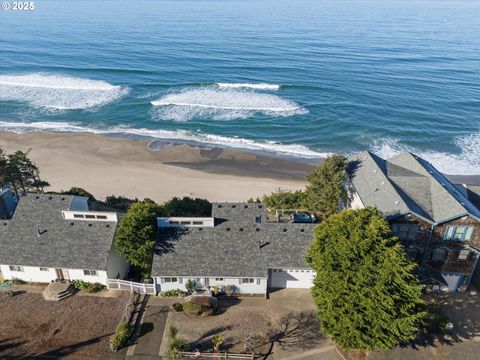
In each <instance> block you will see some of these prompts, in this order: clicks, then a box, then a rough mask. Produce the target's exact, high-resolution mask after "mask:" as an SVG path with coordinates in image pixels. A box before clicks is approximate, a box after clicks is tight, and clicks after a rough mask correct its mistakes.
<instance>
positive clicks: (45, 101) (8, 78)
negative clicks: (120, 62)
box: [0, 74, 128, 110]
mask: <svg viewBox="0 0 480 360" xmlns="http://www.w3.org/2000/svg"><path fill="white" fill-rule="evenodd" d="M127 93H128V89H127V88H124V87H121V86H116V85H112V84H110V83H108V82H106V81H101V80H90V79H84V78H77V77H70V76H60V75H45V74H29V75H15V76H12V75H0V101H17V102H26V103H29V104H30V105H31V106H33V107H38V108H49V109H57V110H72V109H89V108H95V107H99V106H102V105H105V104H108V103H110V102H112V101H115V100H117V99H119V98H121V97H122V96H124V95H126V94H127Z"/></svg>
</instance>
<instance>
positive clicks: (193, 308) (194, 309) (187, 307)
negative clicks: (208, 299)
mask: <svg viewBox="0 0 480 360" xmlns="http://www.w3.org/2000/svg"><path fill="white" fill-rule="evenodd" d="M202 308H203V307H202V305H200V304H194V303H191V302H187V303H185V304H183V311H184V312H185V313H186V314H188V315H200V314H201V313H202Z"/></svg>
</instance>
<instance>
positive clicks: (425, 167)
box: [348, 152, 480, 291]
mask: <svg viewBox="0 0 480 360" xmlns="http://www.w3.org/2000/svg"><path fill="white" fill-rule="evenodd" d="M349 180H350V181H349V184H348V187H349V191H350V198H351V199H350V207H352V208H363V207H365V206H375V207H376V208H378V209H379V210H380V211H382V212H383V213H384V214H385V217H386V218H387V220H388V221H389V222H390V224H391V226H392V230H393V232H395V233H396V235H397V236H398V238H399V239H400V241H401V242H402V243H403V245H404V246H405V250H406V251H407V253H408V255H409V256H410V257H411V258H412V260H415V261H416V262H417V263H419V264H420V265H422V269H420V271H419V274H420V276H421V280H422V281H423V283H424V284H425V285H426V286H428V287H430V288H433V289H435V288H443V289H445V290H449V291H463V290H465V289H466V288H467V287H468V285H469V284H470V281H471V279H472V276H473V274H474V271H475V268H476V266H477V263H478V259H479V254H480V210H479V209H478V208H477V207H476V206H475V205H474V204H473V203H472V201H471V200H470V199H469V197H468V196H466V195H465V194H466V190H465V191H459V188H458V187H457V186H454V185H453V184H452V183H450V182H449V181H448V180H447V179H446V178H445V176H443V175H442V174H441V173H440V172H439V171H438V170H437V169H435V168H434V167H433V166H432V165H431V164H430V163H429V162H427V161H425V160H424V159H422V158H420V157H418V156H416V155H414V154H411V153H408V152H405V153H402V154H400V155H398V156H395V157H392V158H390V159H387V160H385V159H382V158H380V157H378V156H376V155H374V154H372V153H370V152H362V153H359V154H356V155H354V156H351V157H350V158H349Z"/></svg>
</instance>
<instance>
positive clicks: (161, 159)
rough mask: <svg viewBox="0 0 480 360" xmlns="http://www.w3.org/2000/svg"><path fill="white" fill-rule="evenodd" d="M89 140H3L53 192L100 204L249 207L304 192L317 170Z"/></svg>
mask: <svg viewBox="0 0 480 360" xmlns="http://www.w3.org/2000/svg"><path fill="white" fill-rule="evenodd" d="M149 145H152V144H149V142H147V141H139V140H130V139H125V138H113V137H106V136H99V135H92V134H71V133H53V132H52V133H50V132H33V133H28V134H15V133H10V132H0V146H1V147H2V148H3V149H4V150H5V151H6V152H13V151H15V150H23V151H26V150H28V149H31V152H30V158H31V159H32V160H33V161H35V163H36V164H37V165H38V166H39V168H40V171H41V177H42V178H43V179H44V180H46V181H48V182H49V183H50V185H51V187H50V188H49V190H55V191H57V190H66V189H69V188H70V187H72V186H79V187H82V188H84V189H86V190H87V191H89V192H91V193H92V194H93V195H94V196H96V197H98V198H99V199H103V198H105V196H108V195H112V194H114V195H122V196H126V197H130V198H135V197H138V198H139V199H143V198H145V197H148V198H151V199H153V200H155V201H157V202H163V201H166V200H168V199H170V198H172V197H173V196H191V197H201V198H207V199H209V200H211V201H245V200H247V199H249V198H251V197H254V198H255V197H257V196H262V195H263V194H267V193H271V192H272V191H275V190H277V189H301V188H302V187H304V185H305V180H304V179H305V175H306V174H307V173H308V172H309V171H311V169H312V168H313V166H314V164H312V163H302V162H297V161H290V160H285V159H279V158H269V157H263V156H259V155H255V154H251V153H242V152H236V151H231V150H226V149H221V148H199V147H195V146H190V145H186V144H182V145H178V144H177V145H175V144H160V146H159V144H158V143H157V144H155V145H156V146H155V148H157V150H156V151H151V150H149Z"/></svg>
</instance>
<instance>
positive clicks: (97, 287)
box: [86, 283, 106, 293]
mask: <svg viewBox="0 0 480 360" xmlns="http://www.w3.org/2000/svg"><path fill="white" fill-rule="evenodd" d="M105 288H106V287H105V285H102V284H100V283H94V284H88V286H87V289H86V290H87V292H88V293H97V292H99V291H102V290H103V289H105Z"/></svg>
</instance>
